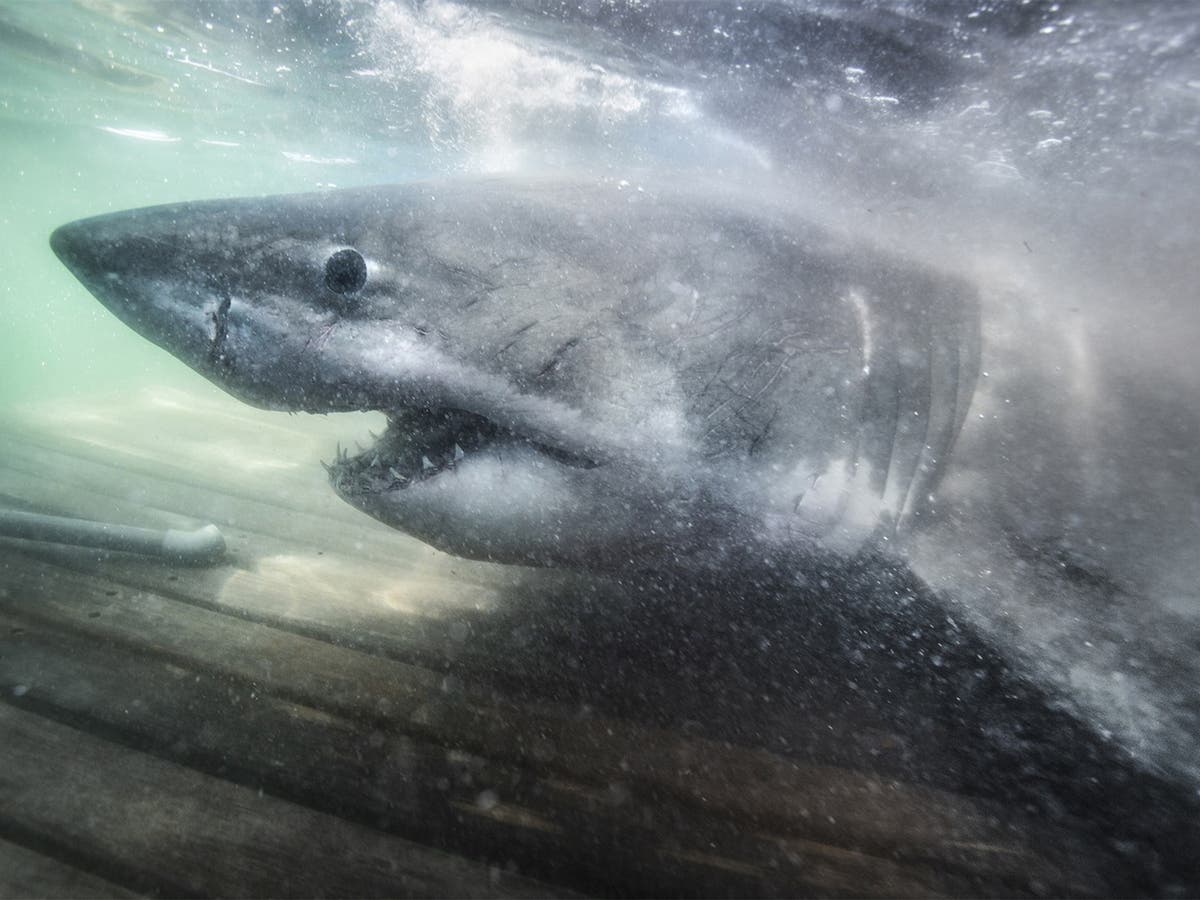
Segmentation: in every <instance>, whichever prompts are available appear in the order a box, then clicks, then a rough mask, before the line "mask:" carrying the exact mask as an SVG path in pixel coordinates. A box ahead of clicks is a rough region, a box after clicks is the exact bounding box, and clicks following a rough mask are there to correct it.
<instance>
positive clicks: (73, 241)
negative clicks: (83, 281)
mask: <svg viewBox="0 0 1200 900" xmlns="http://www.w3.org/2000/svg"><path fill="white" fill-rule="evenodd" d="M50 249H51V250H53V251H54V255H55V256H57V257H58V258H59V259H60V260H61V261H62V263H63V265H65V266H66V267H67V268H68V269H70V270H71V271H72V272H73V273H74V274H75V275H77V276H80V277H82V276H83V275H84V274H85V273H89V272H93V271H95V270H96V268H97V254H96V245H95V241H93V240H91V239H90V235H89V230H88V228H87V227H86V225H85V224H84V223H83V222H82V221H80V222H70V223H68V224H66V225H61V226H59V227H58V228H56V229H54V231H53V232H52V233H51V235H50Z"/></svg>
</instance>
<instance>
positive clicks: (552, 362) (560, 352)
mask: <svg viewBox="0 0 1200 900" xmlns="http://www.w3.org/2000/svg"><path fill="white" fill-rule="evenodd" d="M580 340H581V339H580V338H579V337H573V338H571V339H570V340H569V341H566V342H565V343H563V344H562V345H560V346H559V348H558V349H557V350H555V351H554V352H553V353H552V354H550V359H549V360H547V361H546V364H545V365H544V366H542V368H541V370H540V371H539V372H538V373H537V375H535V376H534V378H543V377H545V376H546V375H549V374H550V373H551V372H553V371H554V370H555V369H556V368H558V364H559V363H560V362H562V358H563V357H564V356H565V355H566V354H567V353H568V352H569V351H570V350H571V348H572V347H574V346H575V345H576V344H578V343H579V341H580Z"/></svg>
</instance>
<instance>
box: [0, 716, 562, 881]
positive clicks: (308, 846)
mask: <svg viewBox="0 0 1200 900" xmlns="http://www.w3.org/2000/svg"><path fill="white" fill-rule="evenodd" d="M0 731H2V732H3V734H4V744H3V747H2V748H0V755H2V757H3V761H4V765H3V766H0V818H2V819H3V820H4V821H5V822H6V823H11V822H16V823H19V826H20V827H21V828H22V829H24V830H26V831H28V832H31V833H34V834H36V835H37V836H38V837H39V838H40V839H41V840H43V841H44V842H45V843H47V844H49V845H53V846H55V847H57V848H58V850H59V852H60V853H62V854H63V855H64V856H67V858H70V856H74V857H75V858H82V859H90V860H97V859H99V860H107V861H109V864H110V865H111V866H112V867H113V868H114V869H115V870H117V871H126V872H128V871H136V872H141V873H144V876H145V877H146V879H147V880H148V882H150V884H151V885H152V886H153V888H154V889H156V890H158V891H159V892H161V893H165V894H170V895H176V896H182V895H197V894H200V895H225V896H249V895H255V896H330V897H333V896H338V897H347V896H351V897H352V896H371V897H381V896H429V895H454V896H475V897H485V896H486V897H494V896H510V897H535V896H551V895H554V894H557V893H558V892H557V891H551V890H550V889H548V888H546V887H544V886H540V885H538V884H536V883H535V882H532V881H530V880H528V879H524V878H521V877H519V876H512V875H509V874H507V873H505V872H503V871H502V870H499V869H496V868H488V867H486V866H481V865H478V864H474V863H470V862H468V861H466V860H463V859H461V858H458V857H455V856H451V855H449V854H446V853H441V852H439V851H436V850H431V849H429V848H425V847H420V846H418V845H415V844H412V843H411V842H408V841H404V840H401V839H399V838H395V837H391V836H389V835H384V834H381V833H379V832H376V831H374V830H372V829H369V828H364V827H363V826H361V825H356V824H353V823H350V822H346V821H344V820H342V819H339V818H337V817H335V816H330V815H327V814H323V813H319V812H316V811H314V810H311V809H308V808H305V807H302V806H298V805H296V804H294V803H289V802H287V801H284V800H280V799H278V798H275V797H271V796H269V795H267V794H264V793H262V792H260V791H254V790H251V789H249V788H245V787H241V786H238V785H234V784H230V783H229V782H226V781H223V780H221V779H219V778H213V777H211V776H208V775H203V774H201V773H199V772H196V771H193V770H191V769H187V768H184V767H182V766H179V765H176V764H173V763H170V762H166V761H164V760H161V759H157V758H155V757H152V756H148V755H146V754H144V753H138V752H135V751H132V750H129V749H127V748H125V747H120V746H118V745H115V744H111V743H109V742H107V741H104V740H100V739H98V738H96V737H93V736H92V735H89V734H85V733H83V732H81V731H78V730H76V729H74V728H69V727H67V726H64V725H62V724H59V723H55V722H51V721H48V720H46V719H44V718H41V717H39V716H36V715H33V714H31V713H29V712H24V711H21V710H18V709H14V708H13V707H11V706H8V705H5V704H0Z"/></svg>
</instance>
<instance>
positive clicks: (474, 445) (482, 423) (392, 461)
mask: <svg viewBox="0 0 1200 900" xmlns="http://www.w3.org/2000/svg"><path fill="white" fill-rule="evenodd" d="M506 446H509V447H512V446H522V447H530V448H532V449H534V450H536V451H538V452H539V453H541V454H543V455H544V456H546V457H548V458H549V459H551V460H553V461H554V462H556V463H558V464H560V465H565V466H571V467H572V468H577V469H592V468H595V467H596V465H597V463H596V462H595V461H593V460H591V459H588V458H587V457H585V456H581V455H579V454H577V453H572V452H570V451H568V450H564V449H562V448H559V447H553V446H550V445H549V444H545V443H542V442H540V441H537V440H534V439H532V438H528V437H525V436H523V435H521V434H519V433H517V432H516V431H514V430H512V429H510V428H505V427H503V426H501V425H497V424H496V423H495V422H493V421H491V420H490V419H487V418H485V417H484V416H480V415H477V414H475V413H470V412H466V411H464V410H460V409H449V408H445V407H438V408H433V409H426V408H413V409H403V410H398V411H393V412H391V413H389V414H388V427H387V430H386V431H385V432H384V433H383V434H382V435H381V436H379V437H378V438H377V439H376V441H375V443H374V444H373V445H372V446H370V447H368V448H367V449H365V450H362V451H361V452H359V453H358V454H356V455H354V456H351V455H350V454H349V452H347V451H346V450H344V449H343V448H341V447H339V448H338V453H337V458H336V459H335V460H334V461H333V462H332V463H328V464H326V467H325V468H326V470H327V471H328V472H329V480H330V483H331V484H332V485H333V487H334V490H336V491H337V492H338V493H339V494H341V495H342V496H354V495H361V494H380V493H384V492H388V491H395V490H402V489H404V488H407V487H410V486H411V485H413V484H416V483H417V482H420V481H427V480H429V479H430V478H434V477H436V476H437V475H440V474H441V473H442V472H445V471H447V470H452V469H454V468H456V467H458V466H459V465H463V464H466V463H467V462H468V461H469V460H470V459H471V457H472V456H473V455H475V454H478V453H480V452H483V451H488V450H492V451H498V452H503V449H504V447H506Z"/></svg>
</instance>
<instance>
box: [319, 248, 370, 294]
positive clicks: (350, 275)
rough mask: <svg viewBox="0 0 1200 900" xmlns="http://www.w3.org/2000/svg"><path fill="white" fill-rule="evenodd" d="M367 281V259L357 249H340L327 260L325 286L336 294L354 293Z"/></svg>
mask: <svg viewBox="0 0 1200 900" xmlns="http://www.w3.org/2000/svg"><path fill="white" fill-rule="evenodd" d="M366 283H367V261H366V260H365V259H363V258H362V254H361V253H359V252H358V251H357V250H339V251H338V252H337V253H334V254H333V255H332V256H330V257H329V259H327V260H325V287H327V288H329V289H330V290H331V291H333V292H334V293H335V294H353V293H354V292H355V291H360V290H362V286H363V285H364V284H366Z"/></svg>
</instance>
